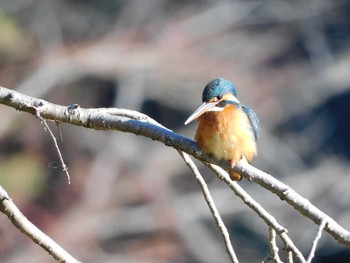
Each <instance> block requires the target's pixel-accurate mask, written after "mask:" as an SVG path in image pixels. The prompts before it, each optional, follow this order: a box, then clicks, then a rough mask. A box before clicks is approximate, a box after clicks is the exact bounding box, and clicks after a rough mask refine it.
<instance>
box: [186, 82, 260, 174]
mask: <svg viewBox="0 0 350 263" xmlns="http://www.w3.org/2000/svg"><path fill="white" fill-rule="evenodd" d="M202 102H203V104H202V105H200V106H199V107H198V109H197V110H195V111H194V112H193V113H192V115H191V116H190V117H189V118H188V119H187V120H186V122H185V125H187V124H189V123H190V122H192V121H194V120H195V119H197V118H199V123H198V127H197V131H196V134H195V141H196V142H197V144H198V146H199V148H200V149H201V150H202V151H203V152H205V153H207V154H209V155H211V156H213V157H214V158H216V159H218V160H227V161H229V162H230V166H231V167H232V168H233V167H234V165H235V163H236V162H237V161H239V160H241V159H245V160H247V161H248V162H249V163H250V162H251V161H252V160H253V157H254V156H256V155H257V146H256V141H257V138H258V134H259V130H260V125H259V120H258V118H257V116H256V114H255V112H254V111H253V110H252V109H251V108H249V107H248V106H245V105H243V104H241V103H240V102H239V100H238V99H237V92H236V89H235V86H234V85H233V83H232V82H230V81H228V80H226V79H224V78H217V79H214V80H212V81H210V82H209V83H208V84H207V85H206V86H205V88H204V90H203V94H202ZM229 175H230V177H231V179H232V180H235V181H240V180H242V176H241V175H240V174H239V173H237V172H234V171H233V170H230V171H229Z"/></svg>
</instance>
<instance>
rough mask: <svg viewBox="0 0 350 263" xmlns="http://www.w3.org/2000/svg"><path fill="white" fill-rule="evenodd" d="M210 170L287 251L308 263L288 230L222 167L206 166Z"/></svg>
mask: <svg viewBox="0 0 350 263" xmlns="http://www.w3.org/2000/svg"><path fill="white" fill-rule="evenodd" d="M206 165H207V166H208V167H209V168H210V169H212V170H213V171H214V172H215V173H216V175H217V176H218V177H219V178H220V179H221V180H223V181H224V182H225V183H226V184H227V185H228V186H229V187H230V188H231V189H232V190H233V191H234V193H235V194H236V195H237V196H238V197H239V198H241V199H242V200H243V202H244V203H245V204H246V205H247V206H249V207H250V208H251V209H252V210H253V211H254V212H255V213H256V214H257V215H258V216H259V217H260V218H261V219H262V220H264V222H265V223H266V224H267V225H268V226H270V227H271V228H272V229H273V230H274V231H276V233H277V234H278V235H279V236H280V238H281V239H282V241H283V243H284V245H285V247H286V250H287V251H289V250H290V251H292V252H293V253H294V254H295V255H296V256H297V258H298V259H299V260H300V262H302V263H303V262H306V260H305V258H304V256H303V254H302V253H301V252H300V251H299V249H298V248H297V247H296V246H295V245H294V243H293V241H292V240H291V239H290V238H289V236H288V235H287V232H288V231H287V229H285V228H284V227H283V226H281V225H280V224H279V223H278V222H277V221H276V219H275V218H274V217H273V216H272V215H271V214H270V213H268V212H267V211H266V210H265V209H264V208H263V207H262V206H261V205H260V204H259V203H258V202H256V201H255V200H254V199H253V198H252V197H251V196H250V195H249V194H248V193H247V192H246V191H244V189H243V188H242V187H240V186H239V184H238V183H237V182H234V181H232V180H231V179H230V177H229V175H228V174H227V173H226V172H225V171H224V170H223V169H222V168H220V167H218V166H216V165H213V164H206Z"/></svg>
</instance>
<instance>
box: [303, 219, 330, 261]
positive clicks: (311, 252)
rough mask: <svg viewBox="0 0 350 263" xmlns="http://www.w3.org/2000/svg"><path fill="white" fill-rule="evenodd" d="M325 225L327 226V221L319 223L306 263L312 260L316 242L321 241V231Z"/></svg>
mask: <svg viewBox="0 0 350 263" xmlns="http://www.w3.org/2000/svg"><path fill="white" fill-rule="evenodd" d="M326 224H327V221H326V220H323V221H322V222H321V224H320V226H319V227H318V231H317V235H316V237H315V239H314V241H313V242H312V247H311V251H310V254H309V257H308V258H307V261H306V262H307V263H311V261H312V259H313V258H314V256H315V251H316V247H317V244H318V242H319V241H320V239H321V236H322V231H323V229H324V228H325V226H326Z"/></svg>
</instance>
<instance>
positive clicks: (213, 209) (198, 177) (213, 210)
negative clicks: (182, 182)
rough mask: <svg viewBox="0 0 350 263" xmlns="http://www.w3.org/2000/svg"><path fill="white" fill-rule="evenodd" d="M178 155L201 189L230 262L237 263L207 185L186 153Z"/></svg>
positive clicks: (225, 229)
mask: <svg viewBox="0 0 350 263" xmlns="http://www.w3.org/2000/svg"><path fill="white" fill-rule="evenodd" d="M179 153H180V155H181V157H182V159H183V160H184V161H185V163H186V164H187V166H188V167H189V168H190V169H191V171H192V173H193V175H194V177H195V178H196V180H197V182H198V184H199V186H200V188H201V189H202V192H203V195H204V197H205V201H206V202H207V204H208V206H209V209H210V211H211V213H212V215H213V217H214V219H215V222H216V224H217V226H218V228H219V230H220V233H221V235H222V237H223V239H224V242H225V246H226V250H227V253H228V254H229V256H230V258H231V261H232V262H233V263H238V259H237V256H236V254H235V252H234V250H233V247H232V244H231V240H230V235H229V233H228V231H227V228H226V226H225V224H224V222H223V221H222V219H221V216H220V213H219V211H218V209H217V208H216V205H215V203H214V200H213V198H212V197H211V194H210V192H209V189H208V186H207V184H206V183H205V181H204V179H203V177H202V175H201V174H200V173H199V171H198V169H197V167H196V165H195V164H194V163H193V162H192V160H191V158H190V157H189V156H188V155H187V154H186V153H183V152H180V151H179Z"/></svg>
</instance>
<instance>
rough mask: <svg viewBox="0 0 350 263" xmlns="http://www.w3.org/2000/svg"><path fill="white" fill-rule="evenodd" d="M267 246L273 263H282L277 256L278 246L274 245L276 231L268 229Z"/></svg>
mask: <svg viewBox="0 0 350 263" xmlns="http://www.w3.org/2000/svg"><path fill="white" fill-rule="evenodd" d="M269 246H270V250H271V258H272V259H273V260H274V262H275V263H282V261H281V259H280V256H279V255H278V251H279V249H278V246H277V244H276V231H275V230H274V229H273V228H272V227H269Z"/></svg>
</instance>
